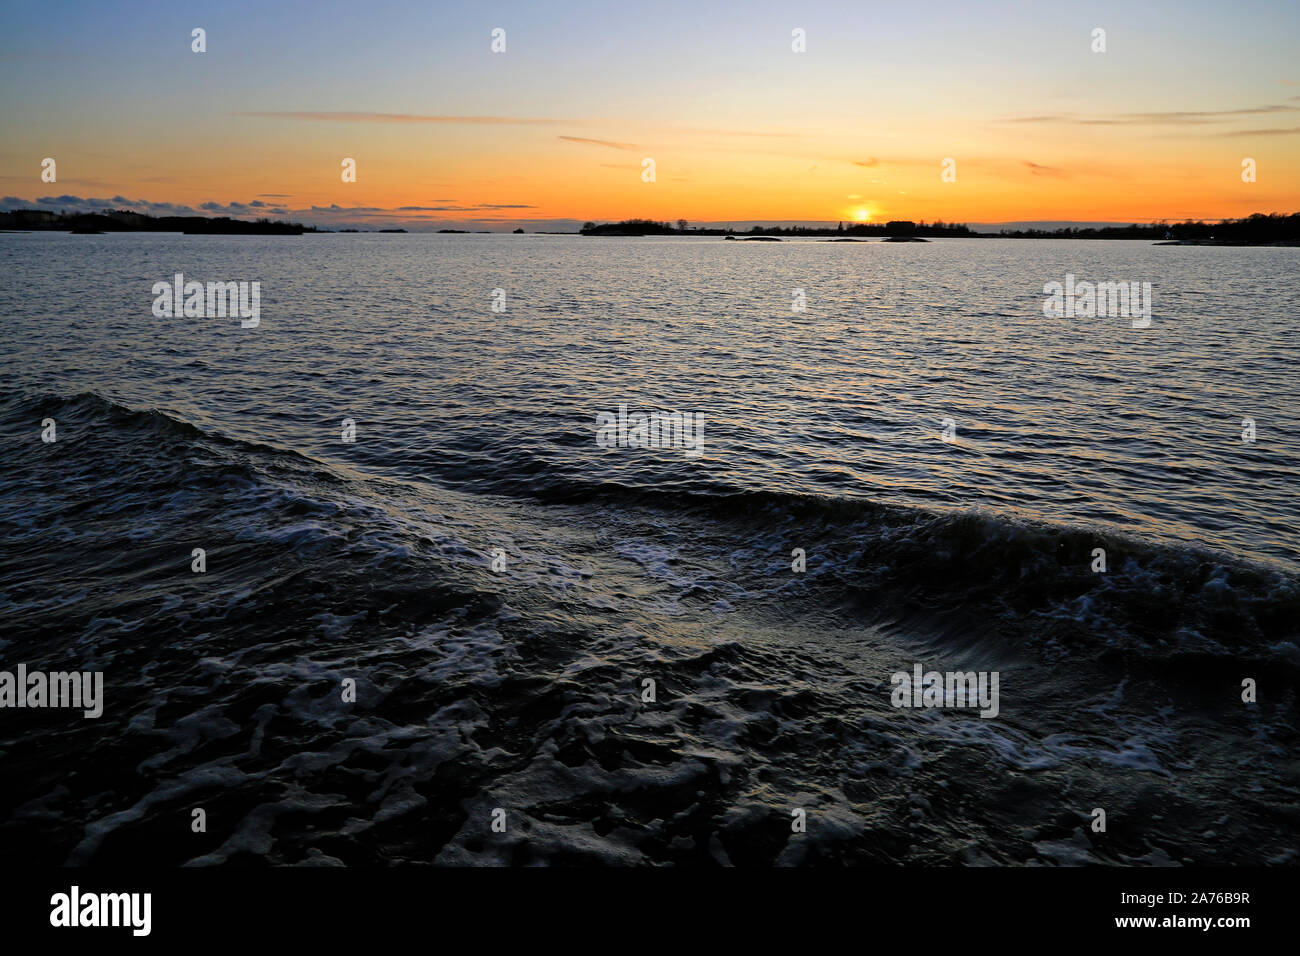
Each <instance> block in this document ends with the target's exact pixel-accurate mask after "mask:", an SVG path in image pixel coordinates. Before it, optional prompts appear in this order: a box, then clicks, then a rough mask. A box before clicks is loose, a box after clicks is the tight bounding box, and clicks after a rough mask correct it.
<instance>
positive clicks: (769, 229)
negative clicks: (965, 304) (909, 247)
mask: <svg viewBox="0 0 1300 956" xmlns="http://www.w3.org/2000/svg"><path fill="white" fill-rule="evenodd" d="M578 232H579V233H580V234H581V235H584V236H742V235H746V233H743V232H736V230H734V229H729V228H728V229H714V228H703V227H699V226H696V227H692V226H690V225H689V224H688V223H687V222H686V221H685V220H678V221H677V223H676V224H673V223H670V222H656V221H655V220H653V219H624V220H623V221H622V222H606V223H600V224H597V223H594V222H588V223H585V224H584V225H583V227H582V228H581V229H579V230H578ZM759 234H761V235H764V236H836V237H840V238H845V237H851V236H913V235H915V236H972V237H973V236H976V235H978V233H975V232H972V231H971V230H970V229H969V228H967V227H966V226H965V225H964V224H962V223H947V222H942V221H940V222H933V223H927V222H924V221H922V222H919V223H918V222H911V221H909V220H904V219H896V220H893V221H892V222H887V223H866V222H858V223H853V224H852V225H849V226H847V227H846V226H845V225H844V223H840V224H839V225H838V226H837V227H835V228H834V229H832V228H831V227H829V226H753V227H751V228H750V230H749V233H748V235H759Z"/></svg>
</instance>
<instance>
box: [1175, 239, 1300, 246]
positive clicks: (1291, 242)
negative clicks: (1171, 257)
mask: <svg viewBox="0 0 1300 956" xmlns="http://www.w3.org/2000/svg"><path fill="white" fill-rule="evenodd" d="M1155 244H1156V245H1157V246H1300V239H1281V240H1279V241H1277V242H1238V241H1236V240H1233V239H1171V240H1169V241H1168V242H1157V243H1155Z"/></svg>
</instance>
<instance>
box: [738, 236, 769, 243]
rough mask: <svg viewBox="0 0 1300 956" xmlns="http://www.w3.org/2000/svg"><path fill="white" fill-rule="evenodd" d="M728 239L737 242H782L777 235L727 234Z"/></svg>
mask: <svg viewBox="0 0 1300 956" xmlns="http://www.w3.org/2000/svg"><path fill="white" fill-rule="evenodd" d="M727 238H728V239H731V240H734V241H736V242H781V241H782V240H781V239H780V238H778V237H777V236H740V237H739V238H738V237H736V236H727Z"/></svg>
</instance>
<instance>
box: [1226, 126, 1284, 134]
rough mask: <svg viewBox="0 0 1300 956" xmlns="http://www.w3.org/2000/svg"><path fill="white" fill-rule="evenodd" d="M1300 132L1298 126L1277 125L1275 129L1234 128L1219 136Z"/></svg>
mask: <svg viewBox="0 0 1300 956" xmlns="http://www.w3.org/2000/svg"><path fill="white" fill-rule="evenodd" d="M1295 133H1300V126H1287V127H1279V128H1277V129H1236V130H1230V131H1229V132H1226V133H1220V134H1219V135H1220V136H1291V135H1293V134H1295Z"/></svg>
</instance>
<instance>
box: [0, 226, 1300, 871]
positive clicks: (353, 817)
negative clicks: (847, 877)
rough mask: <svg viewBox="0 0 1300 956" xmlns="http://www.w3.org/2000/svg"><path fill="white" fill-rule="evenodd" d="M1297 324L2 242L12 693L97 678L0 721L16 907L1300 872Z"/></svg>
mask: <svg viewBox="0 0 1300 956" xmlns="http://www.w3.org/2000/svg"><path fill="white" fill-rule="evenodd" d="M178 274H179V275H181V276H183V282H191V281H196V282H201V283H209V282H211V283H223V284H224V283H228V282H233V283H239V282H247V283H250V285H251V283H257V284H258V285H257V287H256V289H257V293H258V299H257V301H258V314H257V316H256V320H255V321H254V322H246V321H241V319H240V318H239V317H238V316H233V317H232V316H231V315H229V314H224V315H218V314H213V310H206V311H204V309H200V308H197V306H198V305H203V306H204V307H205V308H206V300H203V299H202V298H198V299H196V309H195V311H196V312H197V313H198V314H188V315H187V314H184V313H185V311H186V310H184V309H182V310H180V311H177V310H175V309H172V308H170V303H171V302H172V301H173V299H172V297H171V295H170V294H169V293H167V292H163V293H161V294H160V293H159V292H158V291H156V290H157V289H158V288H159V284H160V283H163V284H168V283H174V282H175V280H176V276H177V275H178ZM1067 277H1070V279H1069V282H1070V285H1071V287H1073V288H1078V286H1077V283H1080V282H1083V283H1088V282H1092V283H1103V282H1105V283H1112V282H1113V283H1119V282H1123V283H1149V284H1150V305H1151V308H1150V315H1149V317H1144V318H1138V319H1131V318H1130V317H1128V316H1125V315H1122V314H1121V315H1106V314H1095V315H1093V314H1088V313H1090V312H1093V311H1102V312H1104V311H1105V310H1093V309H1084V310H1082V312H1081V313H1076V314H1075V315H1073V316H1065V315H1056V314H1050V311H1051V310H1050V309H1046V308H1045V305H1046V303H1047V302H1048V300H1049V297H1050V296H1049V294H1048V293H1047V291H1046V287H1048V286H1050V284H1051V283H1062V284H1064V283H1066V281H1067ZM160 300H161V302H162V306H161V307H160V305H159V302H160ZM222 311H224V310H222ZM1111 311H1112V312H1113V311H1114V310H1111ZM1298 317H1300V249H1296V248H1273V247H1260V248H1238V247H1206V246H1196V247H1182V246H1161V245H1156V244H1154V243H1151V242H1147V241H1068V240H1017V239H1002V238H981V239H938V240H934V241H931V242H927V243H884V242H874V241H873V242H856V243H832V242H825V241H818V240H815V239H801V240H789V241H784V242H780V243H769V242H754V243H748V242H733V241H724V240H723V239H722V238H721V237H663V238H652V237H645V238H635V237H605V238H595V237H581V236H561V235H501V234H497V235H473V234H471V235H437V234H415V233H412V234H320V235H312V234H307V235H301V236H183V235H168V234H138V233H137V234H109V235H67V234H61V233H57V234H56V233H39V232H38V233H31V234H5V235H0V330H2V335H3V340H4V345H3V348H2V350H0V351H2V358H0V372H2V375H0V441H2V442H3V449H4V453H3V456H0V670H2V671H6V672H16V670H15V669H16V668H17V667H18V665H19V664H22V665H24V666H25V668H26V670H27V671H28V672H31V671H36V670H40V671H45V672H68V671H83V672H90V671H93V672H102V674H103V711H102V714H101V715H100V716H98V717H93V718H90V717H85V716H83V714H82V712H81V711H80V710H74V709H68V708H55V707H45V708H40V707H24V708H18V707H16V706H9V707H0V781H2V786H0V859H6V858H7V859H10V860H17V859H22V860H25V861H27V862H38V863H47V864H56V865H58V864H71V865H115V864H146V865H154V864H156V865H163V866H171V865H177V866H179V865H196V866H204V865H222V864H228V865H264V864H273V865H291V866H300V865H301V866H338V865H345V866H386V865H389V864H408V865H443V866H448V865H450V866H457V865H497V866H500V865H560V866H564V865H616V866H624V865H626V866H658V865H678V866H741V867H767V866H803V865H809V866H843V865H868V864H903V865H920V866H926V865H971V866H978V865H1048V866H1073V865H1084V864H1101V865H1137V866H1172V865H1220V864H1250V863H1264V864H1275V865H1291V866H1293V865H1296V864H1297V863H1300V760H1298V758H1297V755H1298V754H1300V747H1298V745H1300V721H1298V719H1297V696H1296V695H1297V689H1298V688H1300V649H1298V648H1297V641H1298V639H1300V638H1298V636H1297V632H1298V631H1300V496H1298V495H1297V489H1298V488H1300V484H1298V483H1297V478H1298V477H1300V323H1298V322H1297V319H1298ZM661 420H662V421H661ZM651 421H653V422H654V423H655V424H656V425H662V427H661V428H656V429H655V430H653V431H651V430H650V429H649V428H648V427H640V426H639V423H642V422H651ZM611 422H617V423H619V424H617V425H613V426H611V425H610V423H611ZM683 422H685V423H686V426H687V427H686V428H685V429H684V430H683V429H682V428H681V427H679V426H681V424H682V423H683ZM602 423H603V425H604V429H603V431H602ZM918 669H919V670H918ZM930 672H937V673H939V674H941V675H946V674H952V673H957V674H979V675H985V676H988V677H990V678H992V677H993V676H995V677H996V680H997V684H996V686H997V707H996V714H992V715H990V714H988V713H987V710H988V708H985V711H984V712H982V711H981V710H980V709H979V708H977V707H973V706H968V705H969V703H970V702H969V701H967V702H966V704H967V706H963V705H962V701H961V700H960V699H953V698H952V695H946V696H943V697H942V700H941V701H938V702H935V701H930V702H929V703H927V702H926V701H925V700H924V699H923V698H920V697H919V695H918V696H917V697H913V696H912V695H911V694H910V693H904V694H902V695H901V699H900V694H899V687H900V682H899V677H900V675H905V676H907V677H909V678H910V677H911V675H913V674H914V673H927V674H928V673H930ZM0 704H3V700H0ZM198 811H201V813H200V812H198ZM1098 811H1101V812H1100V814H1099V813H1098ZM200 824H201V825H200Z"/></svg>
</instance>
